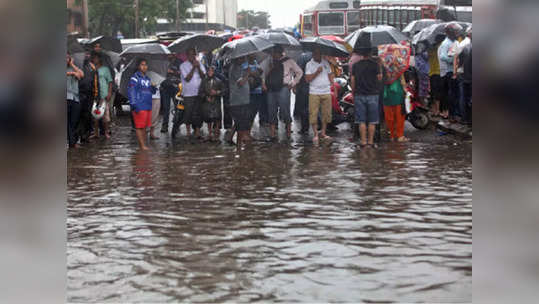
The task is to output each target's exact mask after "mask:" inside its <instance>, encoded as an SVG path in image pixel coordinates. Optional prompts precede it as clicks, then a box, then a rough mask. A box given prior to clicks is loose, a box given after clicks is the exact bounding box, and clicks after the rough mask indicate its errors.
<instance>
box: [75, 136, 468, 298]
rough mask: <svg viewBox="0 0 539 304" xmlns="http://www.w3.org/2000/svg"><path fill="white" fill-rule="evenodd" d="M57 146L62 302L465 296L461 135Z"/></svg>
mask: <svg viewBox="0 0 539 304" xmlns="http://www.w3.org/2000/svg"><path fill="white" fill-rule="evenodd" d="M347 135H348V134H342V135H339V136H337V137H336V138H335V142H334V143H333V144H331V145H320V146H319V147H313V146H312V145H309V144H308V143H304V142H303V141H302V140H301V138H296V139H295V140H294V141H293V142H292V143H280V144H275V145H269V144H265V143H256V144H255V145H253V146H252V147H248V148H245V149H241V150H237V149H236V148H235V147H231V146H226V145H214V144H205V143H203V144H199V145H192V144H189V143H186V142H183V141H181V140H180V141H177V142H174V143H171V142H170V141H167V140H166V139H164V138H163V139H161V140H159V141H157V142H153V143H152V145H153V151H151V152H149V153H140V152H138V151H137V150H136V143H135V142H134V138H133V136H132V134H131V133H130V130H129V127H128V126H123V127H121V128H120V129H119V131H118V134H117V135H116V136H115V137H116V138H115V139H114V140H113V142H111V143H102V144H99V145H96V146H92V147H88V148H85V149H81V150H80V151H73V152H70V153H69V155H68V200H69V201H68V224H67V225H68V227H67V229H68V237H69V240H68V241H69V242H68V297H69V300H70V301H73V302H76V301H81V302H87V301H113V302H124V301H126V302H129V301H142V302H171V301H172V302H178V301H190V302H224V301H233V302H240V301H242V302H243V301H255V300H258V301H277V300H278V301H306V302H327V301H348V302H350V301H354V302H359V301H399V302H415V301H428V302H469V301H471V252H472V249H471V239H472V231H471V229H472V209H471V201H472V198H471V193H472V188H471V180H472V171H471V170H472V169H471V168H472V166H471V145H468V144H462V145H458V146H448V145H444V144H438V145H433V144H426V143H421V142H416V143H408V144H397V143H395V144H389V143H388V144H384V145H383V146H382V147H381V148H380V149H378V150H373V149H365V150H360V151H358V150H357V149H356V148H355V147H354V145H353V144H352V143H350V142H348V140H347V139H346V137H347Z"/></svg>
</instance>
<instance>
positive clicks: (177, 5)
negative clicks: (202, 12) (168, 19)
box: [176, 0, 180, 32]
mask: <svg viewBox="0 0 539 304" xmlns="http://www.w3.org/2000/svg"><path fill="white" fill-rule="evenodd" d="M176 30H177V31H178V32H179V31H180V0H176Z"/></svg>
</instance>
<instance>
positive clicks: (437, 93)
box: [430, 75, 443, 101]
mask: <svg viewBox="0 0 539 304" xmlns="http://www.w3.org/2000/svg"><path fill="white" fill-rule="evenodd" d="M442 91H443V84H442V77H440V75H432V76H430V96H431V97H432V98H433V99H434V100H438V101H439V100H441V99H442Z"/></svg>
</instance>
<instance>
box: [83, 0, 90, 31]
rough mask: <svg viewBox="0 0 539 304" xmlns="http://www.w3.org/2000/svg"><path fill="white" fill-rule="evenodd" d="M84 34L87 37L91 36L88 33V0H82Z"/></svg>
mask: <svg viewBox="0 0 539 304" xmlns="http://www.w3.org/2000/svg"><path fill="white" fill-rule="evenodd" d="M82 18H83V21H82V34H83V35H84V37H86V38H90V36H89V34H88V27H89V26H88V0H82Z"/></svg>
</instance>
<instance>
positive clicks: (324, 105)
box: [67, 25, 472, 150]
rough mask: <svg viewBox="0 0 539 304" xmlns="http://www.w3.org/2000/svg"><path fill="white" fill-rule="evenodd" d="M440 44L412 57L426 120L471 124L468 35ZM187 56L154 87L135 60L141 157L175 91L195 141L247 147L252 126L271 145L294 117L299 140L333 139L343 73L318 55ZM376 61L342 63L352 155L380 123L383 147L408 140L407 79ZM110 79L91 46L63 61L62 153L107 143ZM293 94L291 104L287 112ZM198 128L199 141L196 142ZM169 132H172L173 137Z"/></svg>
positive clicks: (361, 54) (132, 94)
mask: <svg viewBox="0 0 539 304" xmlns="http://www.w3.org/2000/svg"><path fill="white" fill-rule="evenodd" d="M446 36H447V38H446V39H445V40H444V41H443V42H441V43H440V44H439V45H436V46H435V47H433V48H430V49H429V50H426V51H425V52H422V53H418V54H415V64H414V68H415V71H416V74H417V78H416V79H415V82H416V83H417V95H418V98H419V99H420V100H422V101H423V102H424V104H425V106H427V104H430V110H431V115H432V116H433V117H441V118H442V119H449V120H450V121H451V122H456V121H459V122H461V123H465V124H471V82H472V77H471V66H472V65H471V57H472V51H471V29H469V30H468V32H467V34H466V35H462V28H458V25H449V26H447V27H446ZM459 36H460V37H459ZM462 36H467V37H462ZM463 38H465V39H463ZM185 55H186V56H184V58H183V59H184V60H183V61H182V60H180V59H179V57H178V56H176V55H171V56H170V65H169V68H168V73H167V77H166V79H165V81H163V82H162V83H161V84H160V85H159V86H157V85H156V84H155V83H152V80H151V79H150V78H149V77H148V75H147V72H148V61H147V60H146V59H144V58H139V60H138V61H137V65H136V66H137V71H136V72H135V73H134V74H133V75H132V77H131V78H130V80H129V84H128V89H127V95H128V96H127V98H128V100H129V105H130V107H131V117H132V124H133V127H134V128H135V129H136V136H137V139H138V142H139V145H140V147H141V149H143V150H147V149H148V145H147V143H146V142H147V139H148V137H149V138H150V139H157V138H159V136H158V135H157V134H156V133H155V132H156V130H157V129H158V128H159V123H160V122H161V133H163V134H165V133H168V132H170V127H171V126H170V121H171V118H172V117H171V116H170V114H171V109H173V107H174V108H175V107H176V106H177V104H178V100H177V99H176V95H178V92H180V94H179V95H181V100H182V101H181V106H183V119H182V122H181V123H182V125H185V129H186V134H187V136H189V138H191V139H194V140H206V141H209V142H216V141H219V139H220V134H221V130H222V129H223V128H224V129H226V133H225V137H224V139H225V141H226V142H229V143H233V141H232V140H233V137H234V135H235V134H236V133H237V139H236V144H237V145H243V144H246V143H249V142H250V141H253V140H256V139H255V138H254V137H253V135H252V127H253V125H254V122H255V120H256V118H257V117H258V123H259V126H260V129H261V130H262V131H261V132H260V134H261V135H262V138H260V140H265V141H268V142H275V141H277V138H278V136H277V134H278V133H277V131H278V125H279V121H281V122H282V123H283V126H284V127H285V136H286V137H287V138H290V137H291V134H292V122H293V116H296V117H297V118H298V121H299V124H300V125H301V128H300V133H301V134H303V135H306V134H308V132H309V130H312V134H313V143H315V144H317V143H318V142H320V141H323V140H331V137H330V136H329V135H328V134H327V126H328V124H330V123H331V121H332V95H335V94H336V92H334V91H333V90H334V89H335V88H334V85H333V84H334V78H335V76H336V71H339V73H342V70H340V67H339V66H336V64H335V60H334V59H333V58H329V57H327V56H323V55H322V52H321V50H320V49H314V50H313V52H304V53H303V54H301V55H300V56H299V57H298V59H297V60H293V59H292V58H290V57H288V56H287V54H286V53H285V51H284V50H283V48H282V47H280V46H278V45H277V46H276V47H274V48H273V49H272V52H271V56H269V57H268V58H266V59H265V60H263V61H262V62H258V61H257V56H256V55H250V56H245V57H241V58H237V59H234V60H224V59H215V58H213V55H212V54H211V53H200V54H197V52H196V50H195V49H193V48H191V49H189V50H188V51H187V52H186V54H185ZM376 55H377V49H376V48H375V49H371V48H369V49H356V50H354V53H353V54H352V56H351V58H350V62H349V64H350V68H349V75H350V85H351V88H352V93H353V95H354V104H355V119H354V120H355V123H356V124H357V128H358V129H359V132H358V133H359V144H358V147H360V148H365V147H372V148H376V147H377V139H376V136H375V134H376V133H377V132H376V131H377V130H378V132H379V130H380V123H381V122H382V121H384V122H385V125H386V128H387V131H388V134H389V137H390V140H391V141H399V142H406V141H408V138H406V137H405V136H404V124H405V114H404V113H403V111H404V109H403V107H404V104H403V101H404V99H405V96H406V93H407V90H408V89H409V87H410V86H413V85H414V80H412V79H410V78H409V77H405V75H404V74H403V75H402V76H401V77H399V78H398V79H396V80H395V81H393V82H391V83H389V82H388V81H387V77H386V76H387V75H386V71H385V68H384V66H383V64H382V62H381V60H380V59H379V58H377V56H376ZM114 70H115V67H114V66H112V64H111V63H110V59H107V55H106V54H105V53H103V52H102V50H101V49H100V46H99V45H96V46H94V49H93V51H92V52H89V53H88V54H87V58H86V60H85V61H84V64H83V66H81V67H78V66H76V65H75V63H74V61H73V59H72V58H71V56H70V55H69V54H68V56H67V108H68V121H67V124H68V132H67V134H68V143H69V147H71V148H77V147H79V142H80V143H87V142H89V141H91V140H95V139H98V138H100V136H104V137H105V138H106V139H110V137H111V134H112V132H111V121H112V116H113V115H112V111H111V109H112V104H111V103H112V101H113V100H114V94H115V92H116V91H117V88H116V85H115V83H114V73H115V72H114ZM292 93H294V94H295V96H296V102H295V109H294V111H293V112H292V110H291V94H292ZM429 100H430V102H429ZM172 106H173V107H172ZM292 113H294V115H292ZM204 123H205V124H206V125H207V128H206V133H207V137H203V131H202V130H203V125H204ZM148 131H149V132H148ZM176 131H177V130H176ZM176 131H172V133H173V136H174V135H175V134H176ZM148 133H149V134H148ZM378 138H379V136H378Z"/></svg>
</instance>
